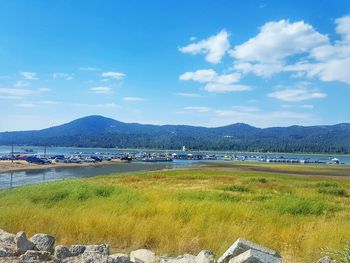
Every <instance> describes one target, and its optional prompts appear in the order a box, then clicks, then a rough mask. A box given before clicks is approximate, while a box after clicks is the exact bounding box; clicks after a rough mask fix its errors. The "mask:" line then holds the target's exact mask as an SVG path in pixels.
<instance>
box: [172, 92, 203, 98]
mask: <svg viewBox="0 0 350 263" xmlns="http://www.w3.org/2000/svg"><path fill="white" fill-rule="evenodd" d="M176 95H177V96H181V97H201V95H200V94H198V93H186V92H179V93H176Z"/></svg>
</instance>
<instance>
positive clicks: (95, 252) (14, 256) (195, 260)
mask: <svg viewBox="0 0 350 263" xmlns="http://www.w3.org/2000/svg"><path fill="white" fill-rule="evenodd" d="M0 262H10V263H12V262H19V263H27V262H28V263H32V262H51V263H78V262H79V263H282V262H283V259H282V258H281V256H280V255H279V254H278V253H277V252H276V251H274V250H272V249H269V248H266V247H263V246H261V245H258V244H255V243H253V242H250V241H247V240H245V239H242V238H239V239H238V240H237V241H236V242H235V243H233V244H232V246H231V247H229V248H228V250H227V251H226V252H225V253H224V254H223V255H222V256H221V257H220V258H219V259H218V260H215V258H214V255H213V253H212V252H210V251H208V250H202V251H201V252H199V254H198V255H196V256H195V255H190V254H185V255H182V256H178V257H167V256H157V255H156V254H155V253H154V252H152V251H151V250H148V249H138V250H135V251H132V252H131V253H130V255H127V254H122V253H116V254H110V253H109V246H108V245H107V244H102V245H73V246H70V247H65V246H61V245H58V246H55V237H53V236H50V235H47V234H36V235H34V236H32V237H31V238H29V239H28V238H27V236H26V234H25V233H24V232H18V233H17V234H11V233H8V232H6V231H4V230H1V229H0ZM317 262H318V263H335V261H333V260H332V259H330V258H328V257H325V258H322V259H320V260H319V261H317Z"/></svg>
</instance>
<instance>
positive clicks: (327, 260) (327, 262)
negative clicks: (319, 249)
mask: <svg viewBox="0 0 350 263" xmlns="http://www.w3.org/2000/svg"><path fill="white" fill-rule="evenodd" d="M316 263H337V261H335V260H333V259H332V258H331V257H328V256H327V257H323V258H320V259H319V260H317V262H316Z"/></svg>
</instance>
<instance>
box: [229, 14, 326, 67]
mask: <svg viewBox="0 0 350 263" xmlns="http://www.w3.org/2000/svg"><path fill="white" fill-rule="evenodd" d="M327 42H328V37H327V36H325V35H322V34H320V33H318V32H317V31H315V30H314V28H313V27H312V26H311V25H309V24H306V23H305V22H303V21H299V22H295V23H290V22H289V21H288V20H284V19H283V20H280V21H278V22H268V23H266V24H265V25H263V26H262V27H261V29H260V32H259V34H258V35H257V36H255V37H253V38H251V39H249V40H248V41H247V42H245V43H243V44H241V45H238V46H236V47H235V48H234V49H233V50H232V51H231V52H230V54H231V55H232V56H233V57H234V58H235V59H237V60H240V61H251V62H263V63H266V62H275V61H280V60H283V59H285V58H286V57H289V56H292V55H296V54H302V53H306V52H308V51H310V50H312V48H314V47H317V46H319V45H322V44H325V43H327Z"/></svg>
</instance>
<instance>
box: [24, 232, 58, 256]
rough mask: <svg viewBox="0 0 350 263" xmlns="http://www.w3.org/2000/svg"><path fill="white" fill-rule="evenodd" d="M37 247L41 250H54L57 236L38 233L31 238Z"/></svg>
mask: <svg viewBox="0 0 350 263" xmlns="http://www.w3.org/2000/svg"><path fill="white" fill-rule="evenodd" d="M30 241H31V242H33V243H34V245H35V248H36V249H38V250H40V251H47V252H50V253H53V252H54V245H55V238H54V237H53V236H50V235H47V234H36V235H34V236H32V237H31V238H30Z"/></svg>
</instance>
